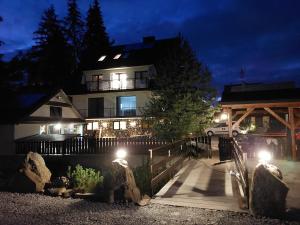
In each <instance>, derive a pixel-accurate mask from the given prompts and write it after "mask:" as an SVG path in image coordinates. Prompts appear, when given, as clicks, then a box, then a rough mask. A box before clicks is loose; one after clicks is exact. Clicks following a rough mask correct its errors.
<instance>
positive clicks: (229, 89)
mask: <svg viewBox="0 0 300 225" xmlns="http://www.w3.org/2000/svg"><path fill="white" fill-rule="evenodd" d="M285 84H288V83H285ZM252 85H253V84H252ZM236 87H238V85H230V86H225V88H224V92H223V94H222V100H221V104H241V103H246V104H247V103H267V102H268V103H272V102H295V101H300V88H295V87H293V86H287V85H282V87H280V85H278V84H277V85H271V86H268V85H262V86H261V87H265V88H259V87H258V86H257V85H256V86H255V85H253V87H252V88H244V90H243V87H242V85H240V86H239V87H238V88H236ZM268 87H269V88H268Z"/></svg>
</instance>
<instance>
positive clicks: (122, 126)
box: [114, 121, 127, 130]
mask: <svg viewBox="0 0 300 225" xmlns="http://www.w3.org/2000/svg"><path fill="white" fill-rule="evenodd" d="M126 126H127V123H126V121H115V122H114V130H126Z"/></svg>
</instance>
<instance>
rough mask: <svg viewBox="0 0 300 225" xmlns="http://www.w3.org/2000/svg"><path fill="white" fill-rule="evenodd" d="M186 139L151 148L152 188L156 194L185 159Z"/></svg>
mask: <svg viewBox="0 0 300 225" xmlns="http://www.w3.org/2000/svg"><path fill="white" fill-rule="evenodd" d="M185 147H186V146H185V141H184V140H181V141H176V142H173V143H171V144H168V145H164V146H161V147H157V148H153V149H149V153H150V174H151V190H152V194H154V193H155V192H156V191H157V190H159V189H160V188H161V187H162V186H164V185H165V184H166V183H167V182H168V181H169V180H170V179H171V178H172V177H173V176H174V175H175V174H176V173H177V172H178V171H179V170H180V169H181V168H182V165H183V161H184V156H183V154H182V153H183V151H184V150H185V149H184V148H185Z"/></svg>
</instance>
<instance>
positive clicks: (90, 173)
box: [67, 164, 103, 193]
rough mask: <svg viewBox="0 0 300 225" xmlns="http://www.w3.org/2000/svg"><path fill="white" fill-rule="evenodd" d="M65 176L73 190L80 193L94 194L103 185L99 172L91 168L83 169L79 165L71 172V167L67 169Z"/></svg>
mask: <svg viewBox="0 0 300 225" xmlns="http://www.w3.org/2000/svg"><path fill="white" fill-rule="evenodd" d="M67 175H68V177H69V178H70V180H71V182H72V185H73V188H74V189H75V190H77V191H80V192H84V193H86V192H96V191H97V189H99V188H101V187H102V184H103V176H101V174H100V171H96V170H95V169H92V168H83V167H82V166H81V165H79V164H77V165H76V167H75V169H74V170H73V171H72V170H71V167H68V173H67Z"/></svg>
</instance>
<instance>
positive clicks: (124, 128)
mask: <svg viewBox="0 0 300 225" xmlns="http://www.w3.org/2000/svg"><path fill="white" fill-rule="evenodd" d="M120 129H121V130H126V121H120Z"/></svg>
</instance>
